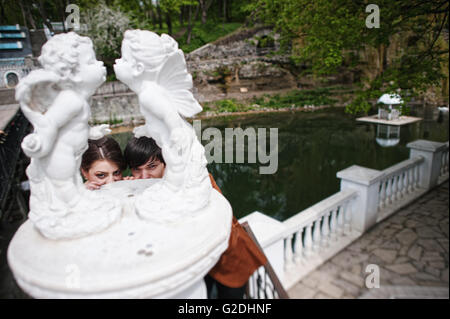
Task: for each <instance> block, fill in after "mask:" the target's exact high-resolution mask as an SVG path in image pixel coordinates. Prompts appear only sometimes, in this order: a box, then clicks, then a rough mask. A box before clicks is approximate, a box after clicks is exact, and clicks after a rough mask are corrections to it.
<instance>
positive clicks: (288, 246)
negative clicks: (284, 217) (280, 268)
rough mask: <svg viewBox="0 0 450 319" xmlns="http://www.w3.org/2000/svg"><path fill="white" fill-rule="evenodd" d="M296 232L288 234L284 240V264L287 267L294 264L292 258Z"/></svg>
mask: <svg viewBox="0 0 450 319" xmlns="http://www.w3.org/2000/svg"><path fill="white" fill-rule="evenodd" d="M293 237H294V234H290V235H288V236H287V237H286V238H285V240H284V264H285V266H286V267H287V268H291V267H292V266H293V265H294V262H293V260H292V257H293V256H292V239H293Z"/></svg>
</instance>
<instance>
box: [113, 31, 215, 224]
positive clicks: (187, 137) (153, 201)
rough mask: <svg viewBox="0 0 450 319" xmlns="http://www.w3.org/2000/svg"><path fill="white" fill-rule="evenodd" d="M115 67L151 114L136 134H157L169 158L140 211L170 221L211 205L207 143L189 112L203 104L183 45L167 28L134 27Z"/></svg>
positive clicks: (139, 201) (142, 200) (139, 204)
mask: <svg viewBox="0 0 450 319" xmlns="http://www.w3.org/2000/svg"><path fill="white" fill-rule="evenodd" d="M114 70H115V73H116V77H117V78H118V79H119V80H120V81H122V82H123V83H125V84H126V85H128V86H129V87H130V89H131V90H133V91H134V92H135V93H136V94H137V96H138V99H139V105H140V111H141V113H142V114H143V115H144V117H145V121H146V123H145V125H143V126H140V127H137V128H136V129H135V130H134V134H135V136H136V137H140V136H147V137H152V138H153V139H154V140H155V141H156V143H157V144H158V146H159V147H161V149H162V155H163V157H164V160H165V162H166V168H165V171H164V176H163V178H162V181H161V182H160V183H156V184H155V185H152V186H151V187H149V188H148V189H147V190H146V191H145V192H144V193H143V194H142V196H141V197H140V198H139V199H137V200H136V204H135V205H136V209H137V212H138V214H139V215H140V216H141V217H143V218H147V219H154V220H158V221H161V220H166V221H170V220H174V219H176V218H177V216H179V215H178V214H179V213H180V212H195V211H198V210H199V209H200V208H202V207H204V206H205V205H207V203H208V201H209V196H210V192H211V189H212V187H211V182H210V179H209V174H208V171H207V169H206V164H207V161H206V157H205V154H204V148H203V146H202V145H201V143H200V142H199V141H198V139H197V137H196V135H195V131H194V129H193V128H192V126H191V125H190V124H189V123H187V122H186V120H185V119H184V118H183V116H184V117H191V116H194V115H195V114H197V113H198V112H200V111H201V110H202V107H201V106H200V104H199V103H198V102H197V100H196V99H195V98H194V96H193V94H192V92H191V89H192V86H193V83H192V77H191V75H190V74H189V73H188V72H187V68H186V62H185V59H184V54H183V51H181V50H180V49H178V44H177V42H176V41H175V40H174V39H172V38H171V37H170V36H168V35H166V34H163V35H161V36H159V35H157V34H156V33H153V32H151V31H145V30H128V31H126V32H125V34H124V39H123V42H122V58H121V59H118V60H116V64H115V65H114ZM159 213H160V214H159Z"/></svg>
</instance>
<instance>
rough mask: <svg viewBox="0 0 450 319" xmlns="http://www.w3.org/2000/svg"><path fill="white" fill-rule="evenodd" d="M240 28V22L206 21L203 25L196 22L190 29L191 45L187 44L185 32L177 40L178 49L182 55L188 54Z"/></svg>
mask: <svg viewBox="0 0 450 319" xmlns="http://www.w3.org/2000/svg"><path fill="white" fill-rule="evenodd" d="M241 26H242V23H240V22H231V23H218V22H216V21H212V20H211V21H208V22H207V23H205V24H201V23H200V22H198V21H197V22H196V23H195V24H194V26H193V28H192V39H191V43H189V44H187V32H186V33H185V34H184V35H183V36H182V37H181V38H180V39H177V41H178V44H179V46H180V49H182V50H183V52H184V53H189V52H192V51H194V50H195V49H198V48H200V47H202V46H204V45H205V44H207V43H210V42H213V41H216V40H217V39H219V38H221V37H223V36H225V35H227V34H229V33H231V32H234V31H236V30H237V29H238V28H239V27H241Z"/></svg>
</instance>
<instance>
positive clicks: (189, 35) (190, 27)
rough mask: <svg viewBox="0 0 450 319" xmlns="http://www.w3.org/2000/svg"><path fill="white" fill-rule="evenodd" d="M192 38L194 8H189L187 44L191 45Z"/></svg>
mask: <svg viewBox="0 0 450 319" xmlns="http://www.w3.org/2000/svg"><path fill="white" fill-rule="evenodd" d="M191 36H192V6H188V26H187V39H186V44H190V43H191Z"/></svg>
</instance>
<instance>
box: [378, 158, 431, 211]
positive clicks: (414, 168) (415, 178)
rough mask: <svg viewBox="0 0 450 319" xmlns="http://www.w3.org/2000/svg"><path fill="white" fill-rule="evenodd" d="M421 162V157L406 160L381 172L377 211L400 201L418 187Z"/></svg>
mask: <svg viewBox="0 0 450 319" xmlns="http://www.w3.org/2000/svg"><path fill="white" fill-rule="evenodd" d="M423 161H424V159H423V158H422V157H417V158H412V159H407V160H405V161H403V162H400V163H398V164H396V165H393V166H391V167H389V168H387V169H385V170H384V171H383V172H384V174H385V176H384V177H383V178H382V179H381V180H380V191H379V198H378V209H379V210H382V209H384V208H385V207H388V206H389V205H392V204H393V203H394V202H395V201H397V200H401V199H402V198H404V197H405V196H407V195H408V194H411V193H413V192H415V191H416V190H417V189H418V188H419V187H420V185H419V182H420V179H419V173H420V165H421V164H422V163H423Z"/></svg>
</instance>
